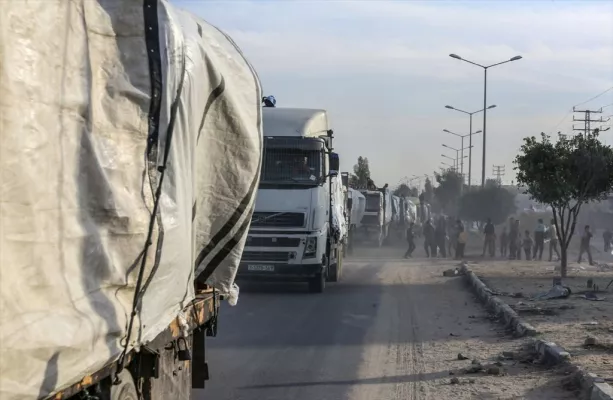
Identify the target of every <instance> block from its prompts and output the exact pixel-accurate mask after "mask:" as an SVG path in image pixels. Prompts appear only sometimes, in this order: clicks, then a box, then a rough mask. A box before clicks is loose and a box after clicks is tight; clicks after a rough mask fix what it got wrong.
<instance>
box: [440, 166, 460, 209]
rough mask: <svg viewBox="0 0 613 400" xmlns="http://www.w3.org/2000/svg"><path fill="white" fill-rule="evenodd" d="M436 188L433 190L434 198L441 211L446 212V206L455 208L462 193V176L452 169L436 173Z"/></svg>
mask: <svg viewBox="0 0 613 400" xmlns="http://www.w3.org/2000/svg"><path fill="white" fill-rule="evenodd" d="M436 181H437V182H438V186H437V187H436V188H434V196H435V197H436V200H437V201H438V203H439V204H440V206H441V209H442V210H447V209H448V206H455V204H456V202H457V200H458V199H459V198H460V194H461V193H462V185H463V179H462V175H460V174H459V173H457V172H456V171H454V170H452V169H448V170H446V171H443V172H441V173H440V174H439V173H436Z"/></svg>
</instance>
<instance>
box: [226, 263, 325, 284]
mask: <svg viewBox="0 0 613 400" xmlns="http://www.w3.org/2000/svg"><path fill="white" fill-rule="evenodd" d="M322 269H323V266H322V265H321V263H318V264H272V263H271V264H266V263H263V262H241V263H240V264H239V266H238V273H237V274H236V279H237V280H260V281H273V280H284V281H291V280H296V281H301V280H306V279H309V278H312V277H314V276H315V275H317V274H318V273H320V272H321V271H322Z"/></svg>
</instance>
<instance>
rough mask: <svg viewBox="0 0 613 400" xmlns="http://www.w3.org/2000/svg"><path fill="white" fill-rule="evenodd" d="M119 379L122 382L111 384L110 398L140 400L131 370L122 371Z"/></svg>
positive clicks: (114, 399)
mask: <svg viewBox="0 0 613 400" xmlns="http://www.w3.org/2000/svg"><path fill="white" fill-rule="evenodd" d="M119 380H120V381H121V382H120V383H118V384H117V385H111V395H110V396H109V400H138V393H137V392H136V385H135V384H134V379H132V374H130V371H128V370H127V369H124V370H123V371H121V372H120V373H119Z"/></svg>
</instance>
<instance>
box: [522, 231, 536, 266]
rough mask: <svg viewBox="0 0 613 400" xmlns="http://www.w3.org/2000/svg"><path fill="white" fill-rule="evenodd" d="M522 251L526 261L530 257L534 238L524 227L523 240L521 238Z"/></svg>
mask: <svg viewBox="0 0 613 400" xmlns="http://www.w3.org/2000/svg"><path fill="white" fill-rule="evenodd" d="M522 244H523V247H524V252H525V253H526V261H530V260H531V259H532V247H534V240H532V238H531V237H530V231H529V230H527V229H526V232H525V236H524V240H523V243H522Z"/></svg>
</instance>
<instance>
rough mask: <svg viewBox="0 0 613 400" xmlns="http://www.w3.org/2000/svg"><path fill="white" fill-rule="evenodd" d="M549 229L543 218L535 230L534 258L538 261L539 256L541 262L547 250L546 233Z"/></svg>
mask: <svg viewBox="0 0 613 400" xmlns="http://www.w3.org/2000/svg"><path fill="white" fill-rule="evenodd" d="M546 231H547V228H546V227H545V223H544V222H543V219H542V218H539V220H538V223H537V224H536V228H535V229H534V252H533V254H532V258H534V259H535V260H536V256H537V255H538V259H539V261H540V260H542V259H543V250H544V249H545V232H546Z"/></svg>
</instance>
